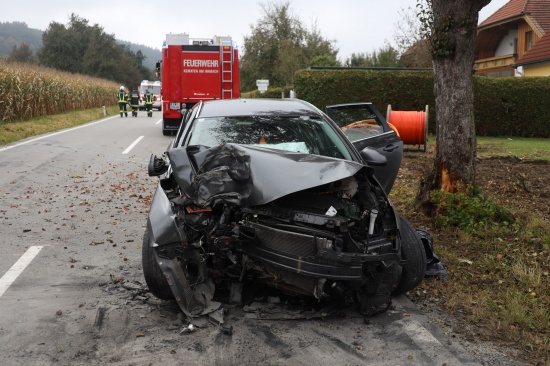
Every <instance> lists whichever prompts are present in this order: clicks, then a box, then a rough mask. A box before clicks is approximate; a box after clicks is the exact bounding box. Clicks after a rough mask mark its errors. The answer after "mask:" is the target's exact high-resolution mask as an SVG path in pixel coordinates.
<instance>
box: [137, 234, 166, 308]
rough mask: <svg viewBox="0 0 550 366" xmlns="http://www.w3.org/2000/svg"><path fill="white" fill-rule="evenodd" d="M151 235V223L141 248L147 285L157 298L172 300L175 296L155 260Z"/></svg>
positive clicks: (144, 235)
mask: <svg viewBox="0 0 550 366" xmlns="http://www.w3.org/2000/svg"><path fill="white" fill-rule="evenodd" d="M149 235H150V234H149V223H147V228H146V229H145V233H144V234H143V245H142V247H141V265H142V267H143V268H142V269H143V277H145V283H147V287H149V291H151V293H152V294H153V295H154V296H155V297H158V298H159V299H162V300H172V299H173V298H174V294H173V293H172V290H171V289H170V285H169V284H168V282H166V278H165V277H164V274H163V273H162V271H161V270H160V267H159V265H158V263H157V261H156V259H155V255H154V253H153V247H152V246H151V243H150V242H149V241H150V238H149Z"/></svg>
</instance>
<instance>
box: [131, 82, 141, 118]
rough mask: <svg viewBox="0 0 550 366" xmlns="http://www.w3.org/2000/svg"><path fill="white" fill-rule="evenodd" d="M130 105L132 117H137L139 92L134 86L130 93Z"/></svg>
mask: <svg viewBox="0 0 550 366" xmlns="http://www.w3.org/2000/svg"><path fill="white" fill-rule="evenodd" d="M130 107H132V117H137V115H138V110H139V93H138V91H137V90H136V89H135V88H134V90H132V92H131V93H130Z"/></svg>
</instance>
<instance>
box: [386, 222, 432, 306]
mask: <svg viewBox="0 0 550 366" xmlns="http://www.w3.org/2000/svg"><path fill="white" fill-rule="evenodd" d="M399 221H400V223H399V224H400V227H401V230H400V232H401V258H402V259H403V260H405V261H406V264H405V266H404V267H403V269H402V271H401V278H400V280H399V284H398V285H397V287H396V288H395V289H394V290H393V292H392V294H393V295H401V294H404V293H405V292H407V291H410V290H412V289H414V288H415V287H416V286H418V285H419V284H420V282H422V280H423V279H424V275H425V273H426V266H427V259H426V250H425V249H424V244H423V243H422V240H421V239H420V237H419V236H418V235H417V234H416V230H415V228H414V227H413V226H412V225H411V223H410V222H409V221H407V219H405V218H403V217H401V216H400V217H399Z"/></svg>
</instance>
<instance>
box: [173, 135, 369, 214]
mask: <svg viewBox="0 0 550 366" xmlns="http://www.w3.org/2000/svg"><path fill="white" fill-rule="evenodd" d="M166 154H167V156H168V158H169V160H170V165H171V168H172V170H173V174H174V178H175V179H176V182H177V183H178V185H179V186H180V188H181V189H182V190H183V192H185V193H186V195H187V196H188V197H189V198H190V199H191V200H192V201H193V202H194V203H195V204H196V205H198V206H201V207H205V206H209V205H212V204H213V203H215V202H216V201H219V200H223V201H225V202H231V203H233V204H238V205H242V206H256V205H262V204H266V203H268V202H271V201H274V200H276V199H278V198H280V197H283V196H286V195H288V194H291V193H294V192H298V191H302V190H305V189H308V188H312V187H316V186H320V185H323V184H327V183H332V182H335V181H338V180H340V179H344V178H347V177H351V176H353V175H355V174H356V173H357V172H359V171H360V170H364V171H366V172H367V173H368V174H369V175H372V169H371V168H369V167H366V166H364V165H362V164H360V163H357V162H354V161H349V160H342V159H335V158H329V157H324V156H319V155H311V154H304V153H295V152H289V151H283V150H274V149H266V148H262V147H255V146H249V145H239V144H231V143H228V144H223V145H220V146H216V147H212V148H210V149H207V150H204V151H201V152H198V153H196V154H193V155H191V154H188V152H187V150H186V149H185V148H175V149H170V150H168V151H167V152H166ZM192 162H193V163H195V167H197V168H198V170H197V172H196V173H195V169H193V168H192V165H193V163H192Z"/></svg>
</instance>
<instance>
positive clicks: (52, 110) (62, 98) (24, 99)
mask: <svg viewBox="0 0 550 366" xmlns="http://www.w3.org/2000/svg"><path fill="white" fill-rule="evenodd" d="M118 88H119V85H117V84H115V83H114V82H111V81H108V80H104V79H98V78H93V77H90V76H85V75H79V74H71V73H67V72H62V71H56V70H53V69H49V68H44V67H40V66H35V65H28V64H19V63H14V62H9V63H8V62H7V61H6V60H5V59H2V58H0V123H6V122H14V121H23V120H28V119H31V118H34V117H39V116H45V115H50V114H58V113H63V112H69V111H74V110H80V109H88V108H97V107H101V106H103V105H105V106H111V105H114V104H116V103H117V101H118V100H117V92H118Z"/></svg>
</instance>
